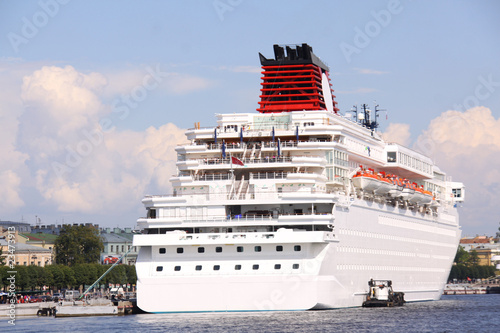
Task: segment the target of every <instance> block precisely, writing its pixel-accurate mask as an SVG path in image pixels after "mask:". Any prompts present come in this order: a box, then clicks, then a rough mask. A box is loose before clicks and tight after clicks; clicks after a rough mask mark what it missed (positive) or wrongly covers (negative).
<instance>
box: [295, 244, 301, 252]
mask: <svg viewBox="0 0 500 333" xmlns="http://www.w3.org/2000/svg"><path fill="white" fill-rule="evenodd" d="M293 250H294V251H296V252H299V251H301V250H302V247H301V246H300V245H295V246H294V247H293Z"/></svg>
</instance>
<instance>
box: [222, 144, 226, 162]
mask: <svg viewBox="0 0 500 333" xmlns="http://www.w3.org/2000/svg"><path fill="white" fill-rule="evenodd" d="M222 158H226V143H225V142H224V141H222Z"/></svg>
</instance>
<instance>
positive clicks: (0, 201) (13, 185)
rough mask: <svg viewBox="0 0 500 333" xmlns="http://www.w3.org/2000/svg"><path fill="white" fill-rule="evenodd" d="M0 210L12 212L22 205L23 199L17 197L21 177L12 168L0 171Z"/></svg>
mask: <svg viewBox="0 0 500 333" xmlns="http://www.w3.org/2000/svg"><path fill="white" fill-rule="evenodd" d="M0 184H2V190H1V191H0V212H2V213H4V214H5V213H10V212H14V211H16V210H17V209H19V208H20V207H22V206H24V201H23V200H22V199H21V198H20V197H19V192H20V191H19V187H20V185H21V178H20V177H19V176H18V175H17V174H16V173H15V172H14V171H12V170H5V171H2V172H0Z"/></svg>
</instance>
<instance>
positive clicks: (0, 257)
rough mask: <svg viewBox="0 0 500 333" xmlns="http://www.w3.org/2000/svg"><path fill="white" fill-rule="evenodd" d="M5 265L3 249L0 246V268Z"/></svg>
mask: <svg viewBox="0 0 500 333" xmlns="http://www.w3.org/2000/svg"><path fill="white" fill-rule="evenodd" d="M3 265H5V258H4V256H3V247H2V245H0V266H3Z"/></svg>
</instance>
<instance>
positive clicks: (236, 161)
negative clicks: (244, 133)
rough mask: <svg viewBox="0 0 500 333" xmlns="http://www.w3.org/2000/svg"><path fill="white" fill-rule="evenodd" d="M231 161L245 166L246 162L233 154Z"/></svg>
mask: <svg viewBox="0 0 500 333" xmlns="http://www.w3.org/2000/svg"><path fill="white" fill-rule="evenodd" d="M231 163H233V164H236V165H241V166H244V165H245V164H244V163H243V162H242V161H240V160H239V159H237V158H236V157H234V156H231Z"/></svg>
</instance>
